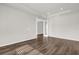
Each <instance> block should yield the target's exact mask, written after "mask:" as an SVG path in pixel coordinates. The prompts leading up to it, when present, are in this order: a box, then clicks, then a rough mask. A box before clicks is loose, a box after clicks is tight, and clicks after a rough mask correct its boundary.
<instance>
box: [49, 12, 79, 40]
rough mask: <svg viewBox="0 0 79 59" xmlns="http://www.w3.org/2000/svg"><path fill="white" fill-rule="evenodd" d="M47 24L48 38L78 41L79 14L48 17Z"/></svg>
mask: <svg viewBox="0 0 79 59" xmlns="http://www.w3.org/2000/svg"><path fill="white" fill-rule="evenodd" d="M48 24H49V25H48V34H49V36H52V37H58V38H64V39H70V40H78V41H79V12H75V13H71V14H64V15H59V16H55V17H50V18H49V19H48Z"/></svg>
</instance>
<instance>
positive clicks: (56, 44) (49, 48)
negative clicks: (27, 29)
mask: <svg viewBox="0 0 79 59" xmlns="http://www.w3.org/2000/svg"><path fill="white" fill-rule="evenodd" d="M41 39H42V38H37V39H33V40H29V41H24V42H20V43H16V44H12V45H8V46H4V47H0V55H79V41H73V40H66V39H60V38H55V37H44V38H43V39H42V40H41Z"/></svg>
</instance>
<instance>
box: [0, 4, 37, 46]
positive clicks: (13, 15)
mask: <svg viewBox="0 0 79 59" xmlns="http://www.w3.org/2000/svg"><path fill="white" fill-rule="evenodd" d="M35 37H36V24H35V17H34V16H32V15H30V14H28V13H27V12H24V11H22V10H19V9H16V8H12V7H9V6H5V5H0V46H4V45H8V44H13V43H17V42H21V41H25V40H29V39H33V38H35Z"/></svg>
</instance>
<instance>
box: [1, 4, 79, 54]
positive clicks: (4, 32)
mask: <svg viewBox="0 0 79 59" xmlns="http://www.w3.org/2000/svg"><path fill="white" fill-rule="evenodd" d="M0 55H79V3H0Z"/></svg>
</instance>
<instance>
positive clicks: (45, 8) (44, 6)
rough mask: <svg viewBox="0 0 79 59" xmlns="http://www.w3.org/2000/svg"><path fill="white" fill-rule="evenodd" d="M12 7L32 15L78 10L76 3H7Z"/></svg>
mask: <svg viewBox="0 0 79 59" xmlns="http://www.w3.org/2000/svg"><path fill="white" fill-rule="evenodd" d="M6 5H10V6H13V7H17V8H19V9H22V10H25V11H28V12H30V13H32V14H34V15H38V16H39V15H45V16H47V15H48V16H49V15H53V14H57V13H59V12H62V11H68V10H70V11H72V12H74V11H78V10H79V4H78V3H9V4H6Z"/></svg>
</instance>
